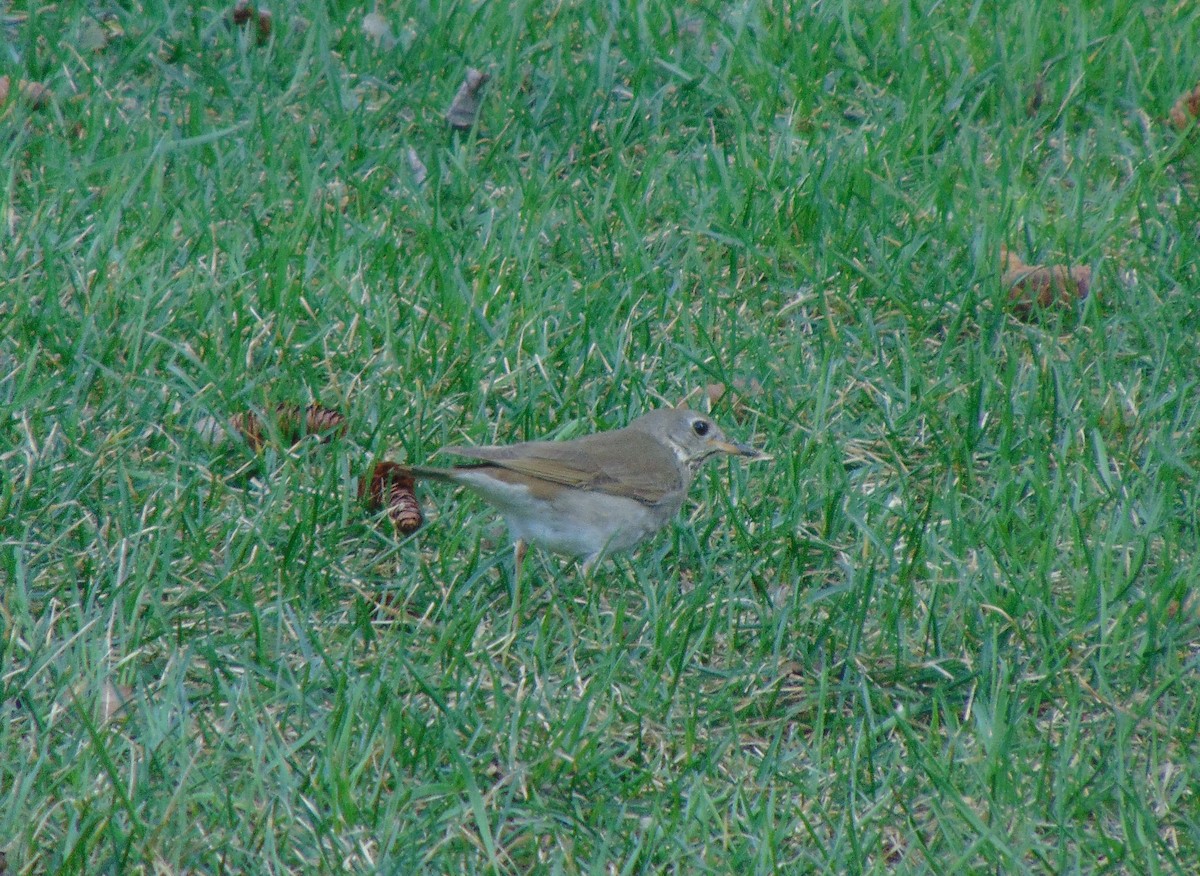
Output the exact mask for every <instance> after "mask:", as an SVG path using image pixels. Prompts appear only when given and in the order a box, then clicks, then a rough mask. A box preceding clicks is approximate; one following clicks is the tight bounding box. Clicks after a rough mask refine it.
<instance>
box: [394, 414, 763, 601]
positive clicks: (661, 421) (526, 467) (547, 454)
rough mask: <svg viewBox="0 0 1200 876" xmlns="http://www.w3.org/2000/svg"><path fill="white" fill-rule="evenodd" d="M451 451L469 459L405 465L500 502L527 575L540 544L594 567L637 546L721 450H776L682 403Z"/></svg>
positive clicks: (749, 454) (758, 454)
mask: <svg viewBox="0 0 1200 876" xmlns="http://www.w3.org/2000/svg"><path fill="white" fill-rule="evenodd" d="M442 452H445V453H449V454H453V455H454V456H458V457H462V458H463V459H465V460H467V461H466V462H463V463H460V464H457V465H452V466H450V467H444V468H440V467H436V466H429V465H411V466H405V470H406V471H407V473H408V474H410V475H411V476H412V477H413V478H414V479H416V480H426V481H443V482H448V483H453V484H458V485H461V486H464V487H466V488H468V489H470V490H472V491H473V492H475V493H476V494H478V495H479V496H480V497H481V498H482V499H483V500H484V501H485V502H487V503H488V504H489V505H491V506H493V507H494V508H496V509H497V510H499V511H500V513H501V514H502V515H503V516H504V518H505V520H506V522H507V523H508V529H509V533H510V535H511V536H512V540H513V549H514V556H515V566H516V576H517V579H518V580H519V578H520V575H521V566H522V563H523V562H524V559H525V553H526V550H527V549H528V545H529V544H530V543H533V544H537V545H540V546H541V547H543V548H545V549H547V550H549V551H551V552H553V553H557V554H563V555H566V556H568V557H572V558H575V559H579V560H582V561H583V571H584V574H585V575H586V574H588V573H589V572H590V571H591V570H592V569H593V568H594V567H595V566H596V564H597V563H598V562H599V561H600V560H602V559H603V558H604V557H607V556H609V555H611V554H615V553H621V552H625V551H629V550H631V549H632V548H634V547H635V546H636V545H638V544H640V543H641V542H642V541H644V540H645V539H647V538H649V537H650V536H652V535H654V534H655V533H656V532H658V531H659V530H660V529H662V528H663V527H664V526H666V525H667V524H668V523H669V522H670V521H671V520H672V519H673V518H674V517H675V515H676V514H678V513H679V510H680V508H681V507H682V506H683V501H684V498H685V497H686V495H687V492H688V488H689V487H690V486H691V483H692V479H693V478H694V477H695V474H696V472H697V470H698V469H699V468H700V466H701V465H702V464H703V463H704V462H705V461H706V460H708V459H711V458H712V457H714V456H717V455H719V454H728V455H730V456H736V457H741V458H744V459H749V460H766V459H770V458H771V457H770V456H769V455H767V454H766V453H764V452H762V451H761V450H757V449H755V448H753V447H751V446H750V445H748V444H735V443H733V442H731V441H729V440H728V439H727V438H726V437H725V434H724V433H723V432H722V431H721V429H720V427H719V426H717V424H716V423H715V422H713V420H712V419H710V418H709V417H706V416H704V415H703V414H699V413H696V412H695V411H691V410H688V409H686V408H682V407H677V408H662V409H658V410H653V411H650V412H649V413H646V414H643V415H642V416H640V417H638V418H636V419H634V420H632V421H631V422H630V423H629V424H628V425H627V426H625V427H624V428H622V429H613V430H609V431H604V432H597V433H594V434H591V435H585V436H583V437H580V438H574V439H572V440H569V441H528V442H524V443H520V444H507V445H486V446H474V447H472V446H454V447H445V448H442Z"/></svg>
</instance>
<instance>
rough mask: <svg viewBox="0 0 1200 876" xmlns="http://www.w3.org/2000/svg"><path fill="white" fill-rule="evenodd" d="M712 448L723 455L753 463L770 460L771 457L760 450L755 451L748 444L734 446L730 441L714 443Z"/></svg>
mask: <svg viewBox="0 0 1200 876" xmlns="http://www.w3.org/2000/svg"><path fill="white" fill-rule="evenodd" d="M713 447H715V448H717V450H720V451H721V452H723V453H728V454H729V455H730V456H742V457H745V458H746V459H751V460H755V461H758V460H766V459H771V455H770V454H769V453H763V452H762V451H761V450H757V449H755V448H753V447H751V446H750V445H749V444H734V443H732V442H730V441H714V442H713Z"/></svg>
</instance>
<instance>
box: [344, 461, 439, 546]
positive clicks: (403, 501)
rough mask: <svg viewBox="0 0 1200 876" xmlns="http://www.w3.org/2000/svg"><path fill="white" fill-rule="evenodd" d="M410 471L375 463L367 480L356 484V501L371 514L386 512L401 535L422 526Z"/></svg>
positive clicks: (422, 522) (385, 462) (393, 465)
mask: <svg viewBox="0 0 1200 876" xmlns="http://www.w3.org/2000/svg"><path fill="white" fill-rule="evenodd" d="M414 487H415V481H414V480H413V476H412V474H411V473H410V472H409V470H408V469H407V468H406V467H404V466H403V465H400V464H399V463H396V462H387V461H384V462H377V463H375V466H374V467H373V468H372V469H371V475H370V477H369V478H363V479H362V480H361V481H359V484H358V497H359V499H361V500H363V501H365V502H366V503H367V507H369V508H370V509H371V510H372V511H378V510H379V509H380V508H387V512H388V517H389V518H390V519H391V521H392V525H393V526H394V527H396V531H397V532H399V533H400V534H401V535H411V534H412V533H414V532H416V531H417V530H418V529H420V528H421V526H422V525H423V524H424V523H425V517H424V516H423V515H422V514H421V504H420V503H419V502H418V501H417V495H416V492H415V491H414Z"/></svg>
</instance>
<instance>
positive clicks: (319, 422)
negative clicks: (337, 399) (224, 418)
mask: <svg viewBox="0 0 1200 876" xmlns="http://www.w3.org/2000/svg"><path fill="white" fill-rule="evenodd" d="M230 425H231V426H232V427H233V430H234V431H235V432H238V433H239V434H241V436H242V437H243V438H245V439H246V443H248V444H249V445H250V446H251V447H252V448H253V449H254V451H255V452H257V451H259V450H262V448H263V445H264V444H266V438H267V435H268V434H269V433H270V426H269V425H268V424H267V423H264V422H263V420H262V419H261V418H260V417H259V416H258V415H257V414H255V413H254V412H253V411H245V412H243V413H240V414H238V415H236V416H235V417H234V418H233V419H232V420H230ZM274 426H275V428H276V429H277V430H278V432H279V435H280V437H282V438H283V440H284V441H285V442H287V443H288V444H295V443H296V442H298V441H299V440H300V439H301V438H303V437H304V436H305V435H320V436H321V439H322V440H323V441H329V440H330V439H331V438H340V437H342V436H343V435H345V434H346V418H345V417H344V416H342V414H340V413H338V412H337V411H335V410H332V409H330V408H326V407H322V406H321V405H318V404H311V405H309V406H308V407H306V408H304V409H303V410H302V409H301V408H300V406H299V405H294V404H290V403H287V402H285V403H283V404H280V405H277V406H276V408H275V419H274Z"/></svg>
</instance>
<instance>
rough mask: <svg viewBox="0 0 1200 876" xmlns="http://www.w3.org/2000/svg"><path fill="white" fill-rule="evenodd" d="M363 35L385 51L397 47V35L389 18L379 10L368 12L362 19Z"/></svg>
mask: <svg viewBox="0 0 1200 876" xmlns="http://www.w3.org/2000/svg"><path fill="white" fill-rule="evenodd" d="M362 30H363V35H364V36H365V37H366V38H367V39H369V40H370V41H371V42H373V43H374V44H375V45H376V46H378V47H379V48H381V49H383V50H384V51H385V52H390V51H391V50H392V49H394V48H395V47H396V35H395V34H393V33H392V26H391V25H390V24H388V20H387V19H386V18H384V17H383V16H382V15H380V14H379V13H378V12H368V13H367V14H366V15H364V16H363V20H362Z"/></svg>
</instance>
